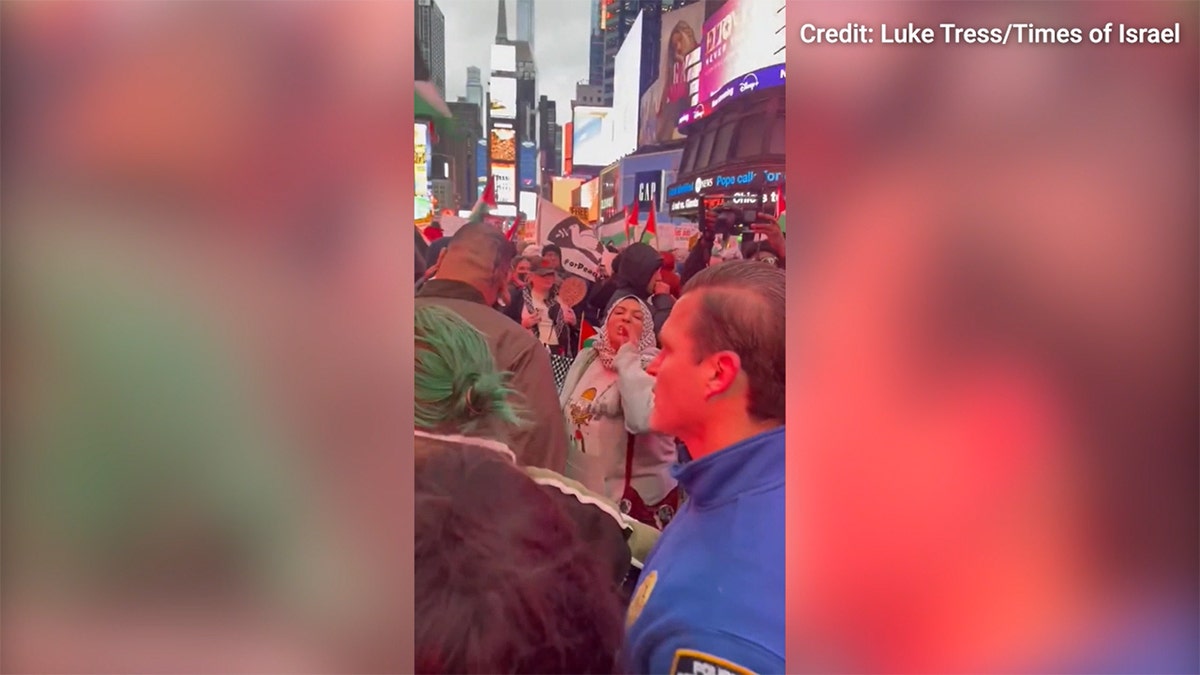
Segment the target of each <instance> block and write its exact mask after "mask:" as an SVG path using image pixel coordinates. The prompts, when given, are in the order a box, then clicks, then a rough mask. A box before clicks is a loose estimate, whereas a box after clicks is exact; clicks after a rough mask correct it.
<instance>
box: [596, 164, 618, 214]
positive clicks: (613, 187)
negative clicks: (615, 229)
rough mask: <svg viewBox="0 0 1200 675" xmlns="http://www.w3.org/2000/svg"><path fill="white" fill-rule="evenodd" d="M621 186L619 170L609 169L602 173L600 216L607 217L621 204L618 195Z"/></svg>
mask: <svg viewBox="0 0 1200 675" xmlns="http://www.w3.org/2000/svg"><path fill="white" fill-rule="evenodd" d="M619 185H620V176H619V173H618V171H617V169H615V168H614V169H609V170H607V171H601V172H600V193H599V194H600V215H601V217H604V216H606V215H607V214H608V213H610V212H612V211H614V210H616V208H617V205H618V204H619V203H620V201H619V199H618V195H617V186H619Z"/></svg>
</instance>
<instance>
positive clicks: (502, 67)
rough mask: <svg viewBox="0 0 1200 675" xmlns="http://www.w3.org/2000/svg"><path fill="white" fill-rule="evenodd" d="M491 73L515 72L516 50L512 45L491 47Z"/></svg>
mask: <svg viewBox="0 0 1200 675" xmlns="http://www.w3.org/2000/svg"><path fill="white" fill-rule="evenodd" d="M492 72H493V73H495V72H501V73H515V72H517V48H516V47H514V46H513V45H492Z"/></svg>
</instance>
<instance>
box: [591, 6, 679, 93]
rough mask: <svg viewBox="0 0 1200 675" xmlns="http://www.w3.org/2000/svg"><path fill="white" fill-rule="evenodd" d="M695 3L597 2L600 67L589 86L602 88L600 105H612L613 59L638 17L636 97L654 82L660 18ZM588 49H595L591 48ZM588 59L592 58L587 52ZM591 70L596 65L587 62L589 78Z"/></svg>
mask: <svg viewBox="0 0 1200 675" xmlns="http://www.w3.org/2000/svg"><path fill="white" fill-rule="evenodd" d="M698 1H701V0H598V4H599V6H598V15H597V17H596V18H595V20H596V22H597V27H598V29H599V30H600V42H599V59H600V64H599V66H598V68H597V71H596V72H597V73H598V75H599V79H593V80H591V82H592V84H597V83H599V84H602V85H603V88H604V102H603V103H602V104H601V105H606V106H610V105H612V104H613V78H614V75H615V67H614V66H615V64H614V59H615V58H616V56H617V52H618V51H620V50H621V46H622V45H623V44H624V43H625V38H626V37H627V36H628V35H629V31H630V29H632V28H633V24H634V22H635V21H637V17H638V14H639V13H641V14H642V44H641V52H642V60H641V73H640V74H639V78H638V80H639V82H638V96H641V95H642V94H644V93H646V90H647V89H649V88H650V85H652V84H653V83H654V81H655V80H657V79H658V67H659V64H658V55H659V47H660V46H661V45H662V15H663V14H664V13H666V12H669V11H671V10H673V9H678V8H680V7H683V6H685V5H689V4H692V3H693V2H698ZM592 48H593V49H596V47H595V46H594V45H593V46H592ZM589 56H592V54H591V52H589ZM592 68H596V65H595V64H594V63H593V62H591V61H589V74H591V73H592Z"/></svg>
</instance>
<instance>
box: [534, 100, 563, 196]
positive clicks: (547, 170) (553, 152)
mask: <svg viewBox="0 0 1200 675" xmlns="http://www.w3.org/2000/svg"><path fill="white" fill-rule="evenodd" d="M537 116H538V135H537V143H538V151H539V153H540V155H541V162H542V176H541V180H542V185H543V186H545V185H549V183H550V178H551V177H553V176H557V175H558V173H559V170H560V169H559V167H561V166H562V155H560V154H559V151H558V148H557V142H558V132H557V131H556V130H557V129H558V104H557V103H555V102H554V101H552V100H550V97H548V96H545V95H543V96H542V97H541V98H539V99H538V110H537Z"/></svg>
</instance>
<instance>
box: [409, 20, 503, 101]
mask: <svg viewBox="0 0 1200 675" xmlns="http://www.w3.org/2000/svg"><path fill="white" fill-rule="evenodd" d="M500 1H501V2H503V1H504V0H500ZM417 48H418V49H419V50H420V52H421V56H422V58H424V59H425V64H426V65H427V66H428V67H429V80H430V81H431V82H433V86H434V87H436V88H437V91H438V94H439V95H440V96H441V97H442V98H443V99H444V98H446V18H445V17H444V16H442V10H441V8H440V7H438V6H437V3H436V2H434V0H417Z"/></svg>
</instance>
